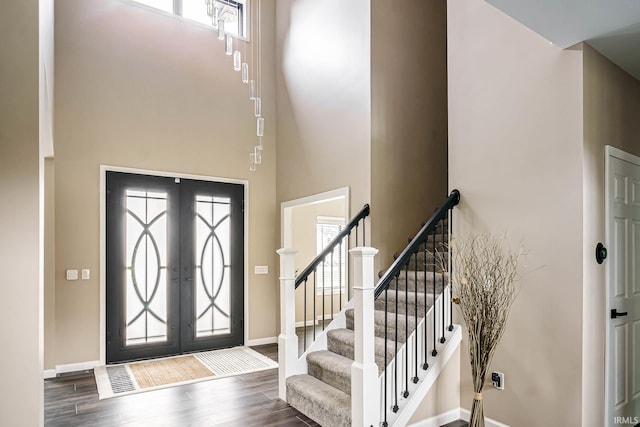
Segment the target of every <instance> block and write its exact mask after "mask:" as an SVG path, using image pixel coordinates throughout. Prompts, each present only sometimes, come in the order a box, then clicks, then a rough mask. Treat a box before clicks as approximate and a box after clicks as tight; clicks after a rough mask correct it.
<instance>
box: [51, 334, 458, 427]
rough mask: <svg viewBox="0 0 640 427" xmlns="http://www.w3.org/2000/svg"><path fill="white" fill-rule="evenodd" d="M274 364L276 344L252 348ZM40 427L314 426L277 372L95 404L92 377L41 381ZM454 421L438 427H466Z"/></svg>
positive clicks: (171, 388) (84, 375)
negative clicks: (281, 386)
mask: <svg viewBox="0 0 640 427" xmlns="http://www.w3.org/2000/svg"><path fill="white" fill-rule="evenodd" d="M252 348H253V349H254V350H256V351H258V352H260V353H262V354H264V355H265V356H267V357H270V358H271V359H273V360H276V361H277V360H278V346H277V344H269V345H263V346H258V347H252ZM44 424H45V426H51V427H53V426H60V427H62V426H64V427H85V426H86V427H111V426H149V427H187V426H192V427H196V426H202V427H205V426H228V427H231V426H242V427H245V426H265V427H266V426H300V427H309V426H314V427H315V426H318V424H316V423H315V422H314V421H312V420H310V419H309V418H308V417H306V416H305V415H303V414H301V413H300V412H298V411H296V410H295V409H293V408H292V407H291V406H289V405H288V404H287V403H286V402H283V401H282V400H280V399H278V370H277V369H270V370H268V371H262V372H254V373H250V374H245V375H238V376H235V377H228V378H221V379H218V380H212V381H203V382H199V383H194V384H189V385H184V386H180V387H169V388H166V389H163V390H155V391H149V392H145V393H139V394H133V395H129V396H121V397H115V398H112V399H106V400H98V390H97V388H96V381H95V378H94V376H93V372H89V373H86V374H82V375H75V376H67V377H62V378H55V379H50V380H46V381H45V382H44ZM466 426H467V423H466V422H464V421H454V422H452V423H449V424H447V425H446V426H444V427H466Z"/></svg>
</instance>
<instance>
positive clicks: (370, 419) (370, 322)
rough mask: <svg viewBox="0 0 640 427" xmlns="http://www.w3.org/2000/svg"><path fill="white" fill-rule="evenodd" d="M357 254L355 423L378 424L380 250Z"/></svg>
mask: <svg viewBox="0 0 640 427" xmlns="http://www.w3.org/2000/svg"><path fill="white" fill-rule="evenodd" d="M349 253H350V254H351V255H353V267H354V269H353V283H354V285H353V297H354V302H355V306H354V329H355V351H354V353H355V360H354V362H353V364H352V365H351V424H352V425H354V426H377V425H378V424H379V422H380V420H379V419H380V409H379V405H380V402H379V393H380V389H379V384H378V366H377V365H376V363H375V348H374V343H375V331H374V319H373V314H374V313H373V312H374V300H373V292H374V290H375V281H374V267H373V258H374V257H375V255H376V254H377V253H378V250H377V249H374V248H369V247H358V248H354V249H351V250H350V251H349Z"/></svg>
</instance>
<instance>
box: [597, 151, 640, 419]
mask: <svg viewBox="0 0 640 427" xmlns="http://www.w3.org/2000/svg"><path fill="white" fill-rule="evenodd" d="M612 158H617V159H620V160H624V161H627V162H629V163H633V164H634V165H637V166H640V157H638V156H634V155H633V154H630V153H627V152H626V151H622V150H620V149H618V148H615V147H612V146H610V145H606V146H605V180H604V181H605V197H604V204H605V242H606V245H607V247H611V242H612V238H613V236H612V235H611V231H610V221H611V208H610V200H611V198H612V197H613V195H612V194H611V192H610V190H609V188H610V184H611V178H610V172H611V167H612V166H611V160H612ZM609 254H610V258H609V259H608V260H607V262H606V266H605V270H606V273H605V274H606V281H605V284H606V285H605V310H603V312H604V319H605V320H604V321H605V363H604V364H605V389H604V396H605V402H604V405H605V410H604V415H605V419H604V422H605V423H604V425H610V423H611V417H612V416H613V415H612V414H611V408H610V407H609V399H610V396H611V393H613V390H611V388H610V383H609V381H608V379H609V377H610V375H612V372H610V363H609V362H610V360H611V339H612V337H611V334H610V333H609V322H610V319H609V317H610V309H611V301H610V297H609V293H610V287H611V286H612V283H611V280H610V277H611V269H612V268H613V260H612V258H613V257H615V256H616V254H615V251H609Z"/></svg>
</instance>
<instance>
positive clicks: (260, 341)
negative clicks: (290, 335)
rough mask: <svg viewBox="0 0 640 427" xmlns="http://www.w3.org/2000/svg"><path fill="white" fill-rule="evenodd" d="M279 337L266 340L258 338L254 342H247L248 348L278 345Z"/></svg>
mask: <svg viewBox="0 0 640 427" xmlns="http://www.w3.org/2000/svg"><path fill="white" fill-rule="evenodd" d="M277 343H278V337H266V338H256V339H253V340H247V344H246V346H247V347H253V346H256V345H265V344H277Z"/></svg>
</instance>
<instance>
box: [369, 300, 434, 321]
mask: <svg viewBox="0 0 640 427" xmlns="http://www.w3.org/2000/svg"><path fill="white" fill-rule="evenodd" d="M375 308H376V310H383V311H384V299H383V300H380V299H378V300H376V303H375ZM429 308H431V303H429V304H428V305H427V306H426V307H425V306H424V301H419V302H418V307H417V313H418V317H423V316H424V313H425V312H427V311H429ZM388 311H389V313H390V314H391V313H393V314H394V315H395V313H396V312H397V313H398V314H407V313H408V314H409V315H410V316H413V315H414V314H415V313H416V305H415V302H410V303H409V304H405V303H402V302H400V301H398V308H397V310H396V304H395V301H393V302H391V301H389V303H388Z"/></svg>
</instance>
